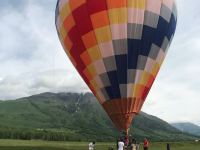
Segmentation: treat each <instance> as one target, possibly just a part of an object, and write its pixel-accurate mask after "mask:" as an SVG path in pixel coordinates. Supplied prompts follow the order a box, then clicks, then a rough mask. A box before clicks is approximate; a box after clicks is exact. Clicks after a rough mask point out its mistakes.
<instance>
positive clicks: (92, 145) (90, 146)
mask: <svg viewBox="0 0 200 150" xmlns="http://www.w3.org/2000/svg"><path fill="white" fill-rule="evenodd" d="M94 146H95V142H94V141H93V142H91V143H89V150H94Z"/></svg>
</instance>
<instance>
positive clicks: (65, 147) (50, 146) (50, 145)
mask: <svg viewBox="0 0 200 150" xmlns="http://www.w3.org/2000/svg"><path fill="white" fill-rule="evenodd" d="M87 145H88V143H81V142H46V141H35V140H33V141H23V140H0V150H88V146H87ZM109 146H113V147H114V148H115V145H113V144H111V143H97V144H96V149H95V150H108V147H109ZM149 149H150V150H165V149H166V143H151V145H150V148H149ZM141 150H142V149H141ZM171 150H200V143H193V142H184V143H171Z"/></svg>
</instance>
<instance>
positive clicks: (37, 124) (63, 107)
mask: <svg viewBox="0 0 200 150" xmlns="http://www.w3.org/2000/svg"><path fill="white" fill-rule="evenodd" d="M0 127H1V129H2V130H3V129H9V130H15V129H21V130H22V129H23V131H24V132H25V131H32V130H36V131H37V132H42V131H45V132H56V133H58V134H59V133H60V134H61V133H62V134H65V135H66V136H68V138H67V139H74V140H92V139H93V140H94V139H95V140H98V141H107V140H114V139H115V138H116V136H117V134H118V132H117V130H116V129H115V127H114V126H113V124H112V123H111V121H110V119H109V118H108V117H107V115H106V114H105V112H104V111H103V109H102V108H101V106H100V105H99V104H98V102H97V101H96V99H95V97H94V96H93V95H92V94H90V93H86V94H78V93H58V94H54V93H43V94H39V95H34V96H30V97H26V98H21V99H17V100H12V101H1V102H0ZM44 129H45V130H44ZM38 134H42V133H38ZM131 134H132V135H134V136H135V137H137V138H138V139H143V138H144V137H147V138H149V139H151V140H154V141H155V140H156V141H164V140H167V141H173V140H176V141H177V140H188V139H193V137H192V136H190V135H188V134H182V133H181V132H180V131H179V130H177V129H176V128H174V127H172V126H171V125H169V124H168V123H167V122H165V121H163V120H161V119H159V118H157V117H154V116H150V115H148V114H145V113H141V114H140V115H138V116H137V117H136V119H135V120H134V123H133V125H132V126H131Z"/></svg>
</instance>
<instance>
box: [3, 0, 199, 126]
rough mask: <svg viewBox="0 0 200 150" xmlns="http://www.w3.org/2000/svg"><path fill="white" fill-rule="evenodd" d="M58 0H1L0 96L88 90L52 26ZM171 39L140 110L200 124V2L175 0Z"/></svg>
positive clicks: (166, 117)
mask: <svg viewBox="0 0 200 150" xmlns="http://www.w3.org/2000/svg"><path fill="white" fill-rule="evenodd" d="M55 5H56V0H1V5H0V99H1V100H8V99H16V98H20V97H24V96H29V95H32V94H38V93H42V92H69V91H71V92H86V91H89V90H88V88H87V86H86V85H85V83H84V82H83V80H82V79H81V78H80V76H79V75H78V73H77V72H76V71H75V69H74V67H73V66H72V64H71V62H70V61H69V60H68V58H67V57H66V55H65V53H64V51H63V49H62V47H61V45H60V43H59V40H58V37H57V33H56V29H55V26H54V11H55ZM177 5H178V26H177V31H176V35H175V38H174V40H173V43H172V45H171V48H170V50H169V53H168V55H167V57H166V59H165V62H164V64H163V66H162V69H161V71H160V73H159V75H158V77H157V80H156V81H155V83H154V85H153V87H152V89H151V91H150V93H149V96H148V98H147V101H146V103H145V105H144V107H143V109H142V110H143V111H145V112H147V113H150V114H152V115H156V116H158V117H160V118H162V119H164V120H166V121H168V122H177V121H184V122H185V121H190V122H193V123H196V124H199V125H200V9H199V6H200V1H199V0H177Z"/></svg>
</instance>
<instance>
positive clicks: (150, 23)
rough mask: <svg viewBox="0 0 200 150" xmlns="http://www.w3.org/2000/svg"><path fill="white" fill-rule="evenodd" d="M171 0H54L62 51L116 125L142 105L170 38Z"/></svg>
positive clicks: (173, 9) (174, 17) (173, 24)
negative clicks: (56, 0) (55, 1)
mask: <svg viewBox="0 0 200 150" xmlns="http://www.w3.org/2000/svg"><path fill="white" fill-rule="evenodd" d="M176 11H177V10H176V5H175V2H174V0H58V3H57V8H56V27H57V31H58V35H59V38H60V41H61V43H62V46H63V47H64V49H65V52H66V53H67V55H68V56H69V58H70V59H71V61H72V63H73V64H74V66H75V67H76V69H77V71H78V72H79V74H80V75H81V76H82V78H83V79H84V81H85V82H86V83H87V85H88V86H89V88H90V89H91V91H92V92H93V93H94V95H95V96H96V97H97V99H98V100H99V102H100V103H101V104H102V106H103V107H104V109H105V110H106V112H107V113H108V115H109V116H110V118H111V119H112V121H113V122H114V124H115V125H116V126H117V128H118V129H119V130H126V129H127V128H128V127H129V126H130V124H131V121H132V119H133V118H134V116H135V115H136V114H137V113H138V112H139V111H140V110H141V108H142V105H143V103H144V101H145V99H146V97H147V95H148V93H149V90H150V88H151V86H152V84H153V82H154V80H155V78H156V75H157V73H158V71H159V69H160V66H161V64H162V62H163V60H164V58H165V56H166V53H167V49H168V47H169V45H170V43H171V41H172V39H173V35H174V32H175V28H176V22H177V12H176Z"/></svg>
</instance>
